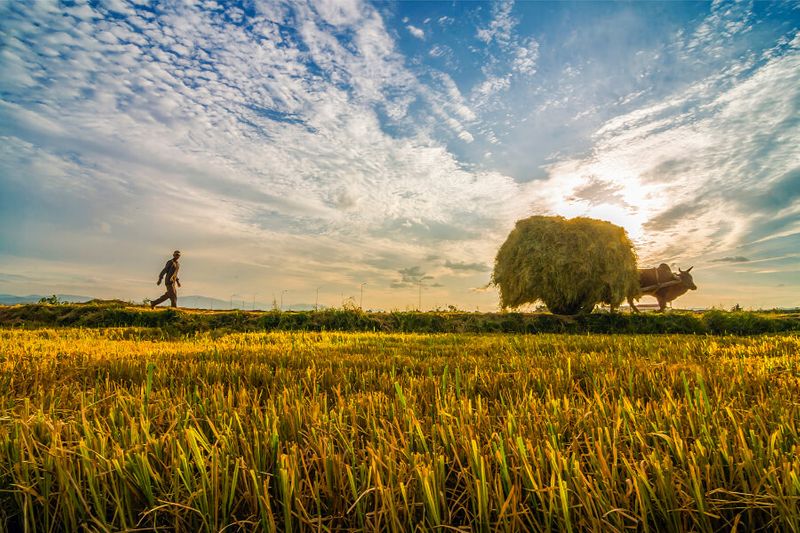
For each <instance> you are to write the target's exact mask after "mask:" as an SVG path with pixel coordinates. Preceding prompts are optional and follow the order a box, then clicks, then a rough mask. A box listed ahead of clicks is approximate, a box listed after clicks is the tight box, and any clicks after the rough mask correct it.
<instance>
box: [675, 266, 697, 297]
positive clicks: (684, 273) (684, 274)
mask: <svg viewBox="0 0 800 533" xmlns="http://www.w3.org/2000/svg"><path fill="white" fill-rule="evenodd" d="M693 268H694V267H693V266H690V267H689V268H687V269H686V270H681V269H680V268H678V278H680V280H681V282H682V283H683V285H684V286H685V287H687V288H688V289H689V290H692V291H696V290H697V285H695V284H694V280H693V279H692V275H691V274H689V271H690V270H692V269H693Z"/></svg>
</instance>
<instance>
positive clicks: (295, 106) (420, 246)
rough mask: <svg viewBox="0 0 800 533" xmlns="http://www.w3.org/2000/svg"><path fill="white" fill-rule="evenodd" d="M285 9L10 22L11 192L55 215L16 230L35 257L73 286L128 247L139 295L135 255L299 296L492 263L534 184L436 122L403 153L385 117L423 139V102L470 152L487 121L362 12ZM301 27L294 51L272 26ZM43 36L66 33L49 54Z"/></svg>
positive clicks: (6, 66) (2, 123) (405, 139)
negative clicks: (410, 265) (50, 261)
mask: <svg viewBox="0 0 800 533" xmlns="http://www.w3.org/2000/svg"><path fill="white" fill-rule="evenodd" d="M117 7H119V6H117ZM287 9H288V8H286V7H285V6H270V5H259V6H258V10H259V11H258V14H257V15H256V16H255V17H252V16H251V17H250V18H249V19H248V20H247V21H246V24H239V23H237V20H235V19H238V18H239V17H233V18H231V17H230V16H228V15H230V14H229V13H225V12H219V11H202V10H200V9H197V8H194V7H192V6H188V5H186V6H173V7H172V8H170V9H167V10H165V11H164V12H162V13H160V14H159V16H158V17H157V18H152V17H146V16H144V15H143V14H141V15H142V16H136V17H129V18H114V19H107V20H103V21H96V20H95V17H97V16H98V15H97V14H96V13H95V12H94V11H92V10H91V9H88V10H87V9H83V10H72V11H73V12H74V13H75V14H76V15H77V16H79V17H81V18H82V20H84V21H87V23H85V24H82V23H80V22H79V21H77V20H76V19H75V18H74V17H62V16H61V15H60V14H59V13H54V12H47V11H32V12H31V13H27V12H25V13H23V12H22V11H21V10H17V15H16V16H17V18H16V19H15V22H16V21H24V20H25V19H27V18H29V17H30V18H32V19H33V20H35V21H36V22H37V24H38V26H34V25H25V24H23V23H22V22H20V24H19V25H15V28H16V31H18V32H20V31H21V32H22V33H23V35H22V37H24V39H20V40H18V42H17V43H16V44H15V45H14V47H13V48H11V47H9V48H8V49H6V50H4V51H3V56H2V58H0V61H2V64H1V65H0V67H2V70H3V72H6V73H7V72H12V73H13V76H4V77H3V84H4V87H5V88H6V90H7V91H8V92H7V95H8V96H7V97H6V99H5V101H4V102H2V105H0V134H2V135H5V136H6V139H8V141H7V142H6V143H5V144H4V146H6V147H9V149H11V148H12V147H13V150H12V151H10V152H7V153H5V154H4V155H3V165H4V168H3V174H4V175H20V176H22V175H24V176H26V181H25V182H24V183H23V182H21V181H20V182H18V183H17V185H15V186H19V187H22V188H24V189H25V190H26V191H27V192H26V194H31V195H37V196H39V197H41V198H42V200H41V201H40V204H41V205H40V206H39V207H37V208H36V210H34V209H33V207H31V208H30V209H29V210H28V215H26V216H25V217H24V218H23V220H21V221H20V225H21V227H23V228H27V229H25V232H27V233H28V234H30V235H35V238H30V239H27V241H26V242H25V243H24V245H23V249H24V250H27V253H36V254H41V253H42V252H41V250H48V251H47V252H46V254H51V255H53V257H56V256H57V257H59V258H60V259H61V261H62V262H63V263H65V264H72V265H73V267H69V268H74V269H75V270H76V271H79V270H80V269H81V268H82V266H81V265H82V262H84V261H98V260H100V259H101V258H102V257H103V256H102V254H100V253H99V250H104V249H108V247H109V246H111V247H120V246H124V250H120V251H119V256H120V257H119V261H120V265H119V268H120V269H121V270H122V271H124V272H126V274H125V275H126V276H128V277H129V278H131V279H135V278H137V274H136V272H139V271H140V270H139V269H142V268H145V267H144V265H143V263H142V260H141V258H142V257H146V256H152V255H153V254H156V253H158V252H157V251H158V250H161V249H174V248H175V247H176V246H180V247H181V248H182V249H185V250H186V261H190V260H192V259H193V260H195V261H196V263H195V266H194V267H193V268H194V269H195V270H194V279H195V280H196V283H198V286H203V287H213V286H214V284H215V283H218V282H219V281H218V280H217V281H215V279H216V278H217V277H218V276H217V273H218V272H219V271H226V272H229V271H231V269H241V272H242V274H241V276H243V279H244V277H247V276H249V278H248V279H250V282H244V281H243V282H242V283H243V284H245V285H246V284H248V283H252V282H253V280H256V279H259V277H261V278H263V277H264V276H265V274H266V273H269V274H268V275H269V276H273V277H277V278H280V279H283V280H285V281H283V282H281V283H285V284H286V285H291V284H296V285H301V284H302V282H303V279H304V278H305V279H308V278H313V277H316V276H322V277H323V278H324V280H325V282H326V283H328V282H329V283H331V284H346V283H348V282H349V281H348V280H351V279H352V278H353V277H354V276H360V277H369V280H370V283H374V284H375V285H376V286H380V285H381V283H382V281H381V280H383V283H385V284H386V283H388V279H389V276H390V275H391V273H392V272H395V271H396V270H397V268H398V266H402V262H403V261H417V260H419V261H422V260H424V258H426V257H429V256H430V255H431V253H432V252H433V251H436V252H437V253H438V252H448V253H450V254H451V255H450V257H460V256H461V254H462V253H463V251H464V250H467V251H468V253H469V256H468V257H467V259H469V262H477V261H486V260H487V259H488V257H490V256H491V254H492V253H493V246H494V240H496V239H492V238H491V237H489V236H491V235H494V237H495V238H499V235H501V234H502V233H503V232H504V231H506V229H507V226H508V224H509V222H510V221H511V220H513V219H514V218H515V217H517V218H518V217H519V216H520V215H521V214H522V213H525V212H526V211H527V204H526V200H525V198H526V194H525V193H524V186H520V185H518V184H516V183H515V182H514V181H513V180H512V179H511V178H509V177H507V176H503V175H501V174H499V173H496V172H476V171H472V170H469V169H466V168H464V167H463V166H462V165H461V164H460V163H459V161H458V160H457V159H456V157H455V156H454V155H453V154H451V153H449V152H448V151H447V149H446V148H445V147H444V146H443V145H442V144H441V143H440V142H437V141H436V140H434V139H433V138H432V137H431V135H430V134H429V133H428V130H427V127H426V126H425V125H422V126H421V127H416V128H413V129H409V130H406V133H405V134H404V135H401V136H397V135H395V136H393V135H390V134H388V133H387V132H386V131H384V129H383V126H382V124H381V122H380V118H379V117H380V113H381V111H383V112H385V113H386V115H387V116H389V117H390V118H391V119H392V120H396V121H400V122H402V123H403V124H409V123H410V124H411V126H413V121H410V120H409V119H408V118H407V115H408V112H409V111H408V110H409V107H410V106H411V105H412V104H415V102H417V103H418V104H415V105H422V104H425V105H427V106H429V109H430V110H431V112H432V114H433V116H434V117H437V119H438V120H439V122H440V123H441V124H445V125H446V127H448V128H449V129H450V130H451V131H452V134H453V136H454V137H456V138H458V139H460V140H461V141H463V142H465V143H470V142H473V140H474V138H473V136H472V134H471V133H470V132H469V131H467V129H466V125H468V124H470V123H471V122H473V121H475V120H476V115H475V113H474V112H473V111H472V110H471V108H470V107H469V105H467V101H466V99H465V98H464V97H463V95H462V94H461V92H460V91H459V90H458V87H457V86H456V84H455V83H454V82H453V80H452V79H451V78H449V77H448V76H441V77H438V78H436V84H435V86H425V85H423V84H421V83H420V82H419V80H418V79H417V78H416V77H415V75H414V74H413V73H412V72H410V71H409V70H408V69H407V68H406V67H405V66H404V59H403V58H402V56H400V55H399V53H398V52H397V51H396V49H395V43H394V42H393V40H392V38H391V36H390V34H389V32H388V31H387V30H386V28H385V26H384V23H383V20H382V19H381V17H380V14H379V13H378V12H377V10H375V9H374V8H372V7H370V6H369V5H362V4H360V3H356V2H353V3H340V2H325V3H318V2H312V3H309V4H302V3H297V4H293V5H292V9H291V10H290V11H288V10H287ZM242 16H244V15H242ZM290 18H291V19H292V23H293V24H294V25H295V27H296V28H297V32H296V33H294V34H287V33H285V32H282V31H281V28H280V26H278V25H277V24H276V23H275V22H273V21H281V20H285V21H287V22H288V20H289V19H290ZM8 24H10V21H6V22H5V23H0V29H3V31H5V26H6V25H8ZM20 28H22V29H20ZM40 28H47V29H48V32H61V33H62V34H63V35H62V36H60V38H59V39H58V40H55V39H51V42H49V43H47V44H46V45H45V44H44V43H43V40H42V39H41V37H42V35H41V34H40V32H41V29H40ZM345 30H346V31H345ZM50 34H51V35H52V34H53V33H50ZM341 35H346V36H347V37H346V38H344V39H343V38H342V37H341ZM43 46H46V47H48V49H50V50H51V51H52V53H49V54H42V53H41V52H42V50H43ZM45 78H47V79H48V80H50V82H49V83H47V84H43V83H41V82H40V79H45ZM31 86H34V87H35V90H34V91H31V90H30V89H29V87H31ZM420 97H422V100H421V101H420ZM403 121H405V122H403ZM407 127H408V126H407ZM75 132H80V133H79V134H78V135H76V134H75ZM54 177H58V179H54ZM48 191H50V192H48ZM48 194H50V195H52V194H56V195H58V196H59V197H61V198H63V200H64V201H65V202H66V201H67V199H69V204H70V206H71V207H70V209H69V212H67V211H66V210H60V211H59V210H53V209H46V208H45V206H46V205H49V204H48V203H47V202H49V200H48V201H45V200H44V199H43V198H44V196H46V195H48ZM104 206H108V207H104ZM465 206H470V207H469V208H468V209H467V210H466V211H465ZM40 208H41V211H38V209H40ZM81 212H83V213H86V214H87V216H88V218H87V219H86V220H83V219H82V218H81ZM34 213H36V216H34ZM59 217H71V219H70V221H69V223H68V224H67V223H62V224H59V223H58V218H59ZM409 221H411V222H409ZM405 222H409V223H410V226H408V228H407V229H405V230H403V229H402V228H403V226H402V225H403V224H404V223H405ZM478 223H480V224H481V231H480V232H474V231H473V229H474V228H473V227H471V225H473V224H478ZM395 224H396V227H395ZM82 228H83V229H82ZM165 228H166V230H165ZM84 229H85V230H86V231H87V232H88V231H89V230H90V231H91V234H92V235H94V236H93V237H90V236H83V231H84ZM87 234H88V233H87ZM435 235H440V236H441V238H438V237H435ZM7 236H8V237H10V235H6V232H3V234H0V237H2V238H3V239H5V238H6V237H7ZM487 237H488V238H489V241H487V240H486V239H487ZM441 239H445V240H444V241H442V240H441ZM352 242H364V243H368V244H366V245H365V246H362V247H359V248H357V249H354V248H353V246H352V245H351V244H350V243H352ZM137 258H138V259H137ZM6 259H7V260H4V261H6V262H8V261H10V259H8V258H6ZM70 262H71V263H70ZM398 262H401V264H400V265H398V264H397V263H398ZM15 264H16V263H15ZM235 265H241V266H235ZM371 265H374V266H371ZM53 268H54V271H58V272H67V271H68V270H69V268H68V267H66V266H64V264H59V265H58V266H57V267H56V266H54V267H53ZM101 282H102V283H107V282H108V283H112V284H113V282H110V281H109V280H107V279H105V278H103V279H102V280H101ZM134 286H135V283H133V284H128V285H126V286H125V287H121V286H120V290H135V289H133V288H132V287H134ZM376 290H377V289H376ZM217 294H219V293H217Z"/></svg>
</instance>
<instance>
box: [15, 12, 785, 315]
mask: <svg viewBox="0 0 800 533" xmlns="http://www.w3.org/2000/svg"><path fill="white" fill-rule="evenodd" d="M799 107H800V3H799V2H797V1H789V2H781V1H775V2H736V3H729V2H713V3H706V2H664V3H660V2H632V3H631V2H614V3H611V2H575V3H570V2H557V3H549V2H516V3H515V2H510V1H508V2H506V1H501V2H491V3H484V2H446V1H439V2H423V1H417V2H376V3H370V2H362V1H359V0H311V1H308V2H304V1H301V0H292V1H291V2H262V1H249V0H248V1H237V2H220V1H213V0H198V1H194V2H188V1H187V2H176V1H163V2H159V1H155V2H150V1H147V2H145V1H142V0H131V1H127V0H107V1H90V2H81V1H75V2H67V1H65V2H61V3H57V2H50V1H46V0H35V1H33V2H17V1H12V0H0V138H1V139H2V140H1V142H0V293H11V294H18V295H23V294H32V293H38V294H52V293H69V294H83V295H89V296H95V297H101V298H121V299H129V300H133V301H142V299H144V298H154V297H156V296H158V295H159V293H160V292H161V291H160V290H159V287H156V285H155V281H156V279H157V276H158V272H159V271H160V270H161V268H162V267H163V265H164V263H165V262H166V261H167V259H169V257H170V256H171V253H172V251H173V250H174V249H180V250H181V251H182V253H183V256H182V259H181V281H182V282H183V286H182V288H181V294H186V295H189V294H195V295H205V296H211V297H216V298H220V299H223V300H228V299H229V298H231V297H232V296H233V295H236V297H237V299H238V298H242V299H246V300H247V301H250V299H251V298H253V299H255V300H257V301H265V302H271V301H272V300H273V298H275V299H278V298H279V297H281V296H282V297H283V299H284V301H285V303H286V305H292V304H299V303H311V304H314V303H315V301H316V298H317V293H318V294H319V303H320V305H327V306H341V305H342V303H343V301H346V300H348V299H350V298H352V299H353V300H351V301H353V302H355V303H357V304H360V303H361V297H362V288H363V306H364V307H365V308H371V309H385V310H391V309H398V310H404V309H414V308H416V307H417V306H418V305H419V302H420V300H421V302H422V308H423V309H431V308H435V307H439V308H447V306H449V305H453V306H455V307H457V308H459V309H465V310H480V311H491V310H495V309H497V306H498V293H497V290H496V288H494V287H491V286H488V283H489V281H490V279H491V270H492V267H493V263H494V257H495V254H496V253H497V250H498V248H499V247H500V245H501V244H502V243H503V241H504V240H505V238H506V237H507V235H508V233H509V231H510V230H511V229H512V228H513V227H514V223H515V221H516V220H518V219H521V218H525V217H528V216H532V215H562V216H565V217H574V216H589V217H593V218H600V219H604V220H609V221H611V222H613V223H615V224H619V225H621V226H623V227H624V228H625V229H626V230H627V232H628V234H629V236H630V237H631V239H632V241H633V242H634V244H635V247H636V252H637V254H638V258H639V264H640V266H641V267H647V266H655V265H658V264H659V263H662V262H666V263H668V264H670V265H671V266H672V267H673V270H677V269H678V268H683V269H686V268H688V267H690V266H693V267H694V269H693V271H692V273H693V275H694V279H695V283H696V284H697V286H698V287H699V289H698V290H697V291H693V292H690V293H688V294H686V295H685V296H683V297H681V298H680V299H678V300H677V301H676V302H675V303H674V305H675V306H676V307H712V306H714V307H730V306H732V305H734V304H739V305H741V306H743V307H747V308H772V307H795V306H798V305H800V110H799V109H798V108H799ZM648 302H649V299H648V298H645V299H644V300H643V302H642V303H648ZM653 302H654V301H653Z"/></svg>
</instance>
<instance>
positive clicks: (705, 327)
mask: <svg viewBox="0 0 800 533" xmlns="http://www.w3.org/2000/svg"><path fill="white" fill-rule="evenodd" d="M0 327H7V328H8V327H11V328H43V327H87V328H97V327H146V328H160V329H161V330H162V331H163V332H164V333H165V335H185V334H190V333H195V332H200V331H212V332H217V333H219V332H220V331H223V332H243V331H273V330H299V331H373V332H387V333H388V332H400V333H694V334H715V335H718V334H736V335H753V334H761V333H779V332H800V309H798V310H793V311H757V312H754V311H742V310H736V311H723V310H711V311H702V312H694V311H677V310H675V311H670V312H668V313H643V314H633V313H627V312H626V313H608V312H595V313H590V314H584V315H578V316H560V315H554V314H551V313H505V312H503V313H468V312H463V311H447V312H445V311H434V312H423V313H420V312H416V311H392V312H365V311H362V310H360V309H324V310H320V311H291V312H281V311H277V310H271V311H239V310H234V311H208V310H191V309H170V308H160V309H156V310H151V309H150V308H149V307H147V306H142V305H132V304H130V303H126V302H122V301H119V300H112V301H93V302H90V303H86V304H61V305H51V304H29V305H14V306H0Z"/></svg>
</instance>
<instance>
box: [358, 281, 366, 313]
mask: <svg viewBox="0 0 800 533" xmlns="http://www.w3.org/2000/svg"><path fill="white" fill-rule="evenodd" d="M366 284H367V282H366V281H365V282H363V283H362V284H361V303H359V304H358V307H359V308H360V309H361V310H362V311H363V310H364V285H366Z"/></svg>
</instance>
